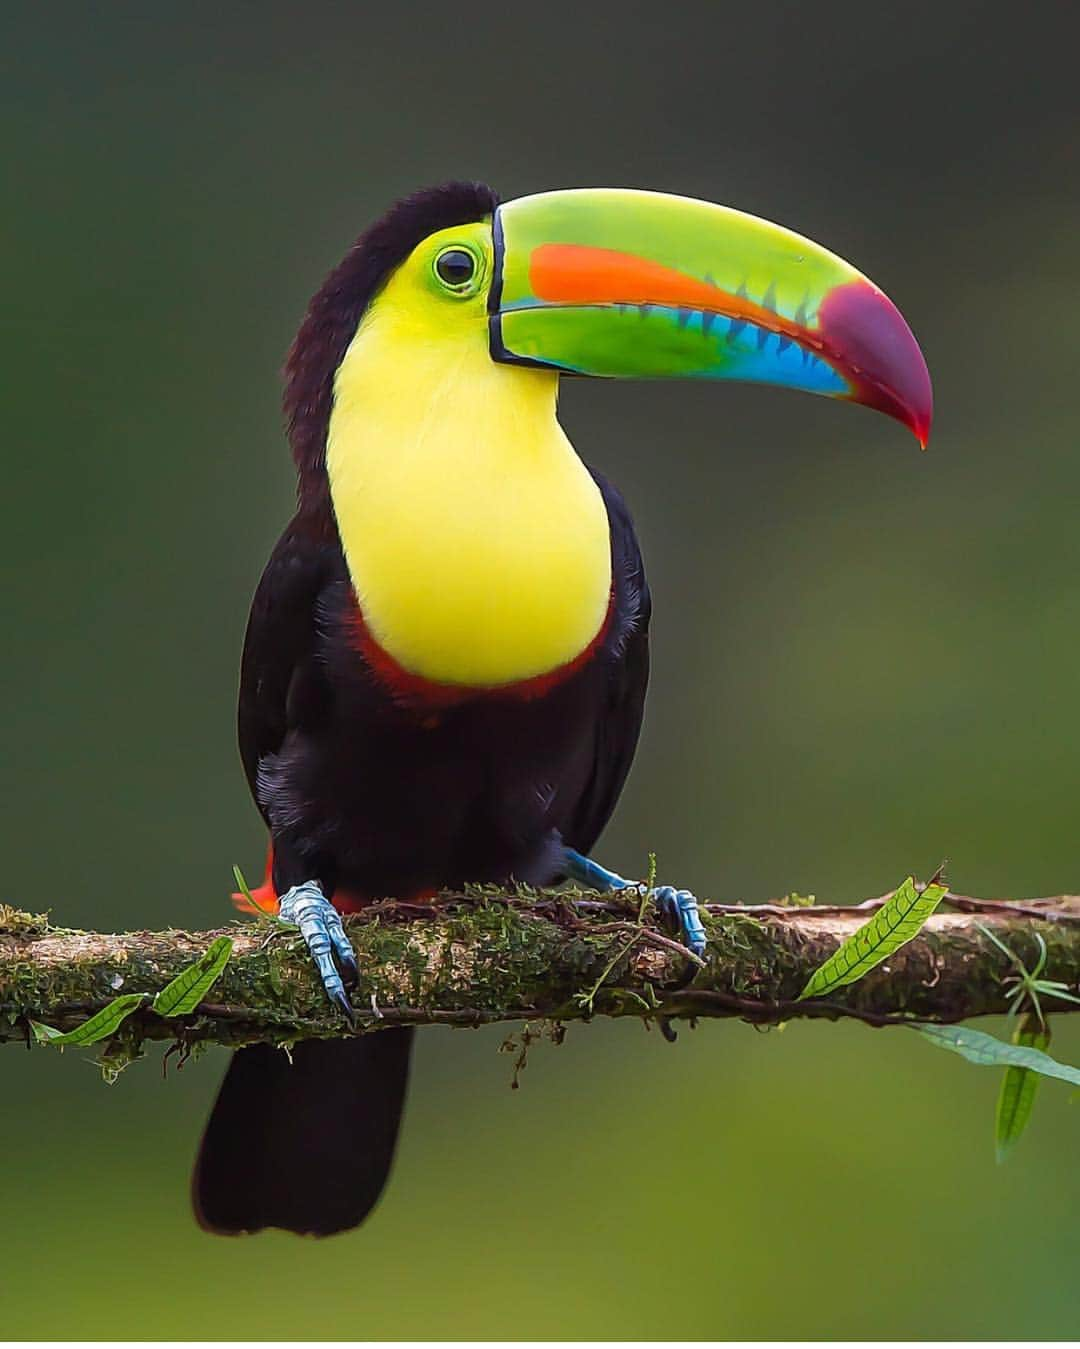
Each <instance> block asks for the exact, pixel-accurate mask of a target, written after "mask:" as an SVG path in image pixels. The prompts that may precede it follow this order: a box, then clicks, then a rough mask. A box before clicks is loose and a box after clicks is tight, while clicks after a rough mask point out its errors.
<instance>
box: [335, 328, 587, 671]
mask: <svg viewBox="0 0 1080 1349" xmlns="http://www.w3.org/2000/svg"><path fill="white" fill-rule="evenodd" d="M556 393H557V376H556V375H555V374H554V373H550V372H547V371H543V370H531V369H525V368H515V367H512V366H501V365H496V364H495V363H493V362H492V361H491V359H490V358H489V356H488V353H487V343H486V335H485V332H484V329H483V326H482V324H481V325H480V326H479V327H478V328H477V330H476V331H475V332H471V331H470V333H469V334H468V335H467V340H457V341H454V342H446V341H440V340H438V339H437V337H436V336H435V335H434V334H432V333H430V332H425V331H424V330H423V329H422V327H421V328H418V327H417V325H416V323H415V321H410V319H409V317H408V315H407V314H405V313H400V314H399V313H397V312H396V311H395V310H394V308H393V306H389V307H388V306H386V305H383V306H382V308H381V309H376V310H375V311H374V312H373V313H372V314H371V315H369V317H368V318H367V319H365V321H364V322H363V323H362V324H361V326H360V329H359V331H358V332H357V334H356V336H355V338H354V339H353V342H352V345H351V346H350V348H349V351H348V353H347V355H346V357H345V359H344V361H343V363H342V365H341V367H340V369H339V371H338V375H337V380H336V384H335V401H334V409H333V413H332V415H331V420H330V427H329V434H328V439H327V471H328V474H329V479H330V489H331V499H332V501H333V506H334V512H335V516H336V519H337V525H338V531H339V534H340V536H341V542H342V546H343V549H344V553H345V559H346V562H347V564H348V568H349V574H350V576H351V578H352V582H353V586H354V588H355V590H356V595H357V599H358V601H359V603H360V607H361V609H362V611H363V615H364V619H365V622H366V624H367V626H368V629H369V631H370V632H371V634H372V636H373V637H374V639H375V640H376V642H378V644H379V645H380V646H381V647H382V648H383V649H384V650H385V651H386V652H388V653H389V654H390V655H391V656H392V657H393V658H394V659H395V660H396V661H397V662H398V663H399V664H400V665H401V666H403V667H404V668H405V669H406V670H408V671H410V672H411V673H413V674H417V675H420V676H422V677H423V678H426V679H430V680H433V681H437V682H440V683H448V684H459V685H464V686H470V687H492V686H498V685H504V684H510V683H515V682H518V681H520V680H525V679H529V678H533V677H535V676H537V675H542V674H546V673H549V672H550V671H552V670H556V669H558V668H559V667H560V666H561V665H565V664H567V663H568V662H569V661H572V660H573V659H574V658H575V657H576V656H578V655H580V654H581V652H582V651H584V649H585V648H586V647H587V646H588V645H589V643H590V642H591V641H592V640H593V638H594V637H595V636H596V634H597V633H598V631H599V630H600V627H601V625H602V623H603V621H604V618H605V616H606V613H607V608H608V603H609V598H610V593H611V543H610V536H609V531H608V519H607V511H606V508H605V506H604V502H603V499H602V497H601V495H600V492H599V489H598V488H597V486H596V483H595V482H594V481H593V478H592V476H591V475H590V474H589V472H588V470H587V469H586V468H585V466H584V465H583V464H582V462H581V460H580V459H579V458H578V456H577V454H576V453H575V451H574V448H573V446H572V445H571V444H570V442H569V440H568V439H567V437H566V435H565V434H564V432H563V430H562V428H561V426H560V425H559V423H558V420H557V418H556V415H555V404H556Z"/></svg>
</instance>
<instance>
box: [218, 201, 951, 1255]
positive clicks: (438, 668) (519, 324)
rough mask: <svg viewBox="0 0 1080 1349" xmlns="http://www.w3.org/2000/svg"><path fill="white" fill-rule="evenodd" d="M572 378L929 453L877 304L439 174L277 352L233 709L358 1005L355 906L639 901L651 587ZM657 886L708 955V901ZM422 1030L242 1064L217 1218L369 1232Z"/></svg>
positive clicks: (339, 999)
mask: <svg viewBox="0 0 1080 1349" xmlns="http://www.w3.org/2000/svg"><path fill="white" fill-rule="evenodd" d="M563 374H574V375H595V376H607V377H615V378H633V377H672V378H674V377H680V378H690V379H736V380H752V381H757V382H761V383H765V384H777V385H784V386H788V387H791V388H797V389H804V390H807V391H809V392H812V393H820V394H827V395H830V396H832V397H835V398H839V399H843V400H847V401H850V402H856V403H864V404H867V405H868V406H870V407H873V408H877V409H879V410H880V411H883V412H885V413H888V414H889V415H891V416H893V417H896V418H898V419H899V420H900V421H901V422H903V423H905V424H906V425H907V426H908V427H910V428H911V430H912V431H913V432H914V433H915V435H916V436H917V437H918V439H919V440H920V442H921V443H922V444H924V445H925V443H926V438H927V435H928V432H929V427H930V415H931V392H930V381H929V377H928V375H927V371H926V365H925V362H924V361H923V358H922V355H921V353H920V351H919V348H918V346H917V344H916V342H915V339H914V338H913V336H912V335H911V332H910V330H909V329H908V327H907V324H906V323H905V322H904V320H903V318H902V317H901V315H900V313H899V312H898V311H897V309H896V308H895V307H894V306H893V305H892V303H891V302H890V301H889V300H888V299H887V298H886V297H885V296H884V295H883V294H882V292H881V291H880V290H878V289H877V288H876V287H875V286H874V285H872V284H871V283H870V282H869V281H868V280H867V279H866V278H865V277H863V276H862V275H861V274H860V273H859V272H857V271H856V270H855V269H854V268H853V267H851V266H849V265H848V264H847V263H845V262H843V261H842V260H841V259H840V258H838V257H836V256H835V255H834V254H832V253H829V252H827V251H826V250H824V249H823V248H821V247H819V246H818V245H817V244H814V243H811V242H810V241H809V240H807V239H804V238H801V237H800V236H798V235H796V234H793V233H791V232H790V231H788V230H786V229H782V228H780V227H779V226H776V225H772V224H769V223H768V222H766V221H763V220H759V219H756V218H754V217H752V216H748V215H744V214H742V213H740V212H738V211H734V210H730V209H726V208H724V207H721V206H716V205H712V204H710V203H708V202H702V201H694V200H691V199H689V198H684V197H675V196H668V195H665V194H661V193H652V192H639V191H630V190H621V189H581V190H574V191H562V192H546V193H541V194H539V195H536V196H530V197H524V198H521V199H518V200H515V201H509V202H506V203H503V204H501V205H500V203H499V200H498V198H497V197H496V196H495V194H494V193H493V192H492V191H491V190H490V189H489V188H487V187H484V186H482V185H480V184H476V183H449V184H446V185H445V186H442V187H437V188H433V189H431V190H430V191H425V192H420V193H417V194H416V195H415V196H412V197H410V198H408V199H407V200H404V201H402V202H399V203H398V204H397V205H396V206H394V207H393V208H392V209H391V210H390V211H389V212H388V213H387V214H386V215H385V216H384V217H383V218H382V219H381V220H379V221H378V222H377V223H376V224H375V225H373V226H372V227H371V228H370V229H369V230H368V231H367V232H366V233H365V234H363V235H361V237H360V238H359V239H358V240H357V242H356V243H355V244H354V245H353V247H352V248H351V249H350V250H349V252H348V253H347V254H346V256H345V259H344V261H343V262H342V263H341V264H340V265H339V266H338V267H337V268H335V269H334V271H332V272H331V273H330V275H329V277H327V279H326V281H325V282H324V284H323V286H322V288H321V289H320V290H319V291H318V293H317V294H316V295H315V297H314V298H313V300H312V301H311V304H310V307H309V309H308V311H307V315H306V317H305V318H304V321H303V323H302V325H301V327H300V331H299V333H298V334H297V337H296V341H295V342H294V344H293V347H292V350H291V352H290V355H289V358H288V363H287V366H286V380H287V382H286V390H285V411H286V414H287V418H288V430H289V438H290V441H291V445H292V450H293V455H294V457H295V460H296V466H297V470H298V474H299V490H298V499H299V504H298V509H297V512H296V514H295V516H294V517H293V519H292V521H291V522H290V524H289V525H288V526H287V528H286V530H285V532H284V534H283V535H282V536H281V539H280V540H279V542H278V544H277V547H276V548H275V549H274V552H273V554H272V556H271V558H270V561H269V562H268V564H267V566H266V570H265V571H264V573H263V577H262V580H261V582H260V583H259V587H258V590H257V592H256V594H255V599H254V602H253V605H252V610H251V617H250V621H249V624H248V630H247V639H246V642H245V647H244V655H243V667H242V673H241V683H240V701H239V737H240V750H241V755H242V758H243V762H244V767H245V770H246V773H247V778H248V782H249V784H250V787H251V790H252V793H253V795H254V797H255V800H256V803H257V805H258V808H259V810H260V811H261V813H262V816H263V818H264V820H265V821H266V824H267V827H268V829H269V831H270V838H271V846H272V864H271V869H270V875H269V882H268V891H267V895H266V896H264V901H265V899H266V898H268V899H269V901H270V902H271V903H272V902H274V900H275V899H276V900H277V903H278V909H279V914H280V916H281V917H282V918H283V919H285V920H287V921H290V922H294V923H296V924H297V925H298V927H299V929H300V931H301V933H302V934H303V936H304V938H305V939H306V941H307V944H308V946H309V948H310V950H311V952H312V955H313V958H314V959H315V961H316V963H317V965H318V968H319V971H320V973H321V975H322V979H323V983H324V985H325V987H326V991H327V994H328V996H329V997H331V998H332V999H333V1000H334V1001H335V1002H336V1003H337V1004H338V1005H339V1006H340V1007H341V1010H342V1014H343V1016H344V1017H348V1018H351V1015H352V1013H351V1008H350V1004H349V995H348V985H349V984H350V983H351V982H352V981H354V980H355V979H356V977H357V973H358V972H357V969H356V962H355V959H354V956H353V952H352V949H351V947H350V944H349V941H348V939H347V936H346V934H345V932H344V929H343V927H342V924H341V919H340V916H339V915H340V914H341V913H343V912H344V913H348V912H353V911H355V910H356V909H359V908H362V907H363V905H364V904H365V903H366V902H369V901H371V900H373V899H377V898H380V897H382V896H387V895H393V896H397V897H398V898H402V899H407V898H409V897H414V896H420V895H425V894H430V893H432V892H434V891H436V890H438V889H440V888H442V887H458V886H461V885H463V884H465V883H468V882H507V881H511V880H518V881H523V882H528V883H530V884H533V885H549V884H552V883H556V882H558V881H560V880H563V879H571V880H574V881H576V882H578V883H579V884H582V885H585V886H589V887H594V888H596V887H598V888H612V887H621V886H624V885H626V884H628V883H627V882H626V881H624V880H623V879H622V878H621V877H620V876H619V875H617V874H616V873H615V872H611V871H608V870H607V869H605V868H604V867H602V866H600V865H599V864H598V863H597V862H595V861H593V860H592V858H591V857H590V852H591V849H592V847H593V845H594V843H595V841H596V839H597V837H598V836H599V834H600V832H601V830H602V829H603V828H604V825H605V824H606V822H607V820H608V817H609V816H610V815H611V812H612V810H613V809H614V807H615V803H616V801H617V799H618V796H619V793H620V791H621V789H622V786H623V782H624V780H625V778H626V774H627V771H628V770H629V767H630V762H631V760H632V758H633V755H634V749H635V745H636V743H637V738H638V731H639V728H640V725H641V717H642V707H643V703H644V699H645V686H646V682H647V678H648V626H649V609H650V600H649V591H648V587H647V585H646V582H645V574H644V570H643V567H642V561H641V554H640V552H639V550H638V543H637V539H636V538H635V536H634V529H633V525H632V524H631V520H630V516H629V514H628V513H627V510H626V507H625V505H624V504H623V501H622V498H621V497H620V496H619V494H618V492H617V491H616V490H615V488H614V487H612V486H611V484H610V483H608V482H607V481H606V480H605V479H604V478H603V477H601V476H600V474H598V473H597V472H595V471H594V470H592V469H590V468H589V467H587V466H586V464H585V463H584V462H583V461H582V460H581V459H580V458H579V457H578V455H577V453H576V451H575V449H574V447H573V445H571V443H570V441H569V440H568V439H567V437H566V434H565V433H564V431H563V429H562V427H561V426H560V424H559V421H558V419H557V416H556V399H557V394H558V387H559V378H560V375H563ZM677 449H678V447H677V445H674V444H673V445H672V446H670V447H668V450H667V452H669V453H670V454H671V455H672V456H673V457H674V456H675V455H676V454H677ZM652 898H653V899H654V900H655V902H656V904H657V906H658V907H659V908H660V909H661V910H662V911H664V912H665V913H666V914H667V915H668V916H669V917H670V919H671V921H672V923H673V924H674V925H675V926H676V927H677V928H678V929H679V930H680V931H681V933H682V935H683V938H684V940H685V941H686V943H687V945H688V946H689V947H690V948H691V949H692V950H695V951H700V950H702V949H703V944H704V932H703V930H702V927H701V923H700V919H699V917H698V912H697V905H696V902H695V901H694V898H693V896H692V895H691V894H690V893H689V892H688V891H685V890H679V889H676V888H673V887H670V886H662V887H658V888H657V889H656V890H655V891H654V892H653V895H652ZM411 1034H412V1032H411V1031H409V1030H407V1029H401V1028H397V1029H392V1030H385V1031H381V1032H378V1033H375V1034H370V1035H363V1036H359V1037H356V1038H343V1039H340V1040H334V1041H308V1042H304V1043H302V1044H299V1045H298V1046H296V1047H295V1049H294V1050H293V1051H292V1056H291V1059H290V1057H288V1056H287V1055H286V1054H285V1053H284V1052H283V1051H281V1050H278V1049H276V1048H273V1047H271V1046H268V1045H260V1046H252V1047H249V1048H246V1049H241V1050H240V1051H239V1052H238V1053H237V1054H236V1055H235V1056H234V1058H233V1061H232V1064H231V1066H230V1068H229V1071H228V1074H227V1076H226V1078H225V1081H224V1083H223V1084H222V1087H221V1091H220V1093H219V1096H218V1099H217V1102H216V1104H215V1106H214V1111H213V1114H212V1116H211V1119H210V1122H209V1124H208V1126H207V1129H206V1133H205V1135H204V1137H203V1141H202V1148H201V1153H200V1157H199V1161H198V1164H197V1167H196V1172H195V1178H194V1185H193V1189H194V1201H195V1207H196V1212H197V1215H198V1218H199V1221H200V1222H201V1223H202V1225H203V1226H204V1227H206V1228H208V1229H210V1230H212V1231H216V1232H223V1233H239V1232H250V1231H257V1230H259V1229H260V1228H263V1227H281V1228H286V1229H289V1230H291V1231H294V1232H303V1233H315V1234H320V1235H322V1234H327V1233H331V1232H338V1231H342V1230H344V1229H347V1228H350V1227H354V1226H355V1225H356V1224H357V1223H359V1222H360V1221H361V1220H362V1219H363V1218H364V1217H365V1216H366V1215H367V1213H368V1212H369V1211H370V1210H371V1208H372V1207H373V1206H374V1204H375V1203H376V1201H377V1199H378V1197H379V1194H380V1192H381V1191H382V1188H383V1185H384V1183H385V1181H386V1176H387V1173H388V1171H389V1168H390V1164H391V1160H392V1157H393V1151H394V1144H395V1139H396V1136H397V1131H398V1126H399V1121H400V1117H401V1110H402V1103H403V1099H404V1094H405V1086H406V1077H407V1072H408V1061H409V1049H410V1039H411Z"/></svg>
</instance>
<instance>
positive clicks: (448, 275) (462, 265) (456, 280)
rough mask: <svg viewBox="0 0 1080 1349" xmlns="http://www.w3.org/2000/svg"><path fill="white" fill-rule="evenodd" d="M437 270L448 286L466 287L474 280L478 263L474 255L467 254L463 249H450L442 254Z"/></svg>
mask: <svg viewBox="0 0 1080 1349" xmlns="http://www.w3.org/2000/svg"><path fill="white" fill-rule="evenodd" d="M435 270H436V271H437V272H438V273H439V277H440V279H441V280H443V281H445V282H446V284H447V285H448V286H464V285H465V283H466V282H467V281H471V280H472V274H473V272H474V271H475V270H476V263H475V262H474V261H473V256H472V254H471V253H466V252H465V250H464V249H463V248H449V249H447V251H446V252H445V253H442V254H440V256H439V260H438V261H437V262H436V264H435Z"/></svg>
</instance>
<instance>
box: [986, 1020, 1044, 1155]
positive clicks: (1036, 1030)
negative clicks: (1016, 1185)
mask: <svg viewBox="0 0 1080 1349" xmlns="http://www.w3.org/2000/svg"><path fill="white" fill-rule="evenodd" d="M1012 1042H1013V1044H1014V1045H1022V1046H1026V1047H1028V1048H1030V1049H1038V1050H1046V1049H1048V1048H1049V1047H1050V1031H1049V1029H1047V1028H1045V1027H1043V1026H1040V1025H1039V1019H1038V1017H1037V1016H1035V1015H1034V1014H1033V1013H1030V1012H1029V1013H1028V1015H1027V1016H1025V1017H1024V1019H1023V1021H1021V1022H1020V1024H1019V1025H1018V1026H1017V1028H1016V1030H1015V1031H1013V1037H1012ZM1038 1087H1039V1075H1038V1073H1035V1072H1032V1070H1031V1069H1030V1068H1018V1067H1013V1068H1006V1070H1005V1076H1004V1078H1003V1079H1002V1082H1001V1094H1000V1095H999V1096H998V1104H997V1128H996V1134H997V1159H998V1162H999V1163H1000V1162H1003V1161H1004V1160H1005V1159H1006V1157H1008V1155H1009V1153H1010V1152H1011V1151H1012V1150H1013V1148H1014V1147H1015V1146H1016V1144H1017V1143H1018V1142H1019V1141H1020V1135H1021V1134H1022V1133H1023V1132H1024V1130H1025V1129H1026V1128H1027V1123H1028V1120H1029V1119H1030V1118H1031V1111H1032V1108H1033V1107H1034V1105H1035V1093H1036V1091H1037V1090H1038Z"/></svg>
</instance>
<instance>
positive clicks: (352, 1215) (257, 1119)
mask: <svg viewBox="0 0 1080 1349" xmlns="http://www.w3.org/2000/svg"><path fill="white" fill-rule="evenodd" d="M411 1045H412V1031H411V1029H407V1028H405V1027H395V1028H393V1029H390V1030H384V1031H376V1032H374V1033H372V1034H369V1035H364V1036H361V1037H360V1038H359V1039H355V1040H303V1041H301V1042H300V1043H299V1044H298V1045H296V1047H295V1048H294V1049H293V1050H292V1062H291V1063H290V1061H289V1056H288V1055H287V1054H286V1053H285V1052H284V1050H281V1049H275V1048H273V1046H271V1045H251V1046H249V1047H248V1048H246V1049H241V1050H238V1051H237V1052H236V1054H234V1055H233V1060H232V1063H231V1064H230V1065H229V1071H228V1072H227V1073H226V1074H225V1080H224V1082H222V1084H221V1090H220V1091H219V1092H218V1098H217V1101H216V1102H215V1104H214V1109H213V1113H212V1114H211V1116H210V1122H209V1123H208V1124H207V1126H206V1132H205V1133H204V1134H203V1140H202V1147H201V1148H200V1151H199V1159H198V1161H197V1163H196V1164H195V1175H194V1177H193V1180H192V1200H193V1202H194V1205H195V1216H196V1217H197V1218H198V1220H199V1224H200V1226H202V1227H204V1228H206V1230H207V1231H210V1232H219V1233H221V1234H222V1235H227V1236H236V1235H239V1234H240V1233H242V1232H258V1231H259V1230H260V1229H261V1228H264V1227H283V1228H285V1229H286V1230H287V1231H289V1232H300V1233H307V1234H311V1235H313V1236H329V1235H330V1234H331V1233H333V1232H343V1231H345V1230H346V1229H347V1228H350V1227H355V1226H356V1225H357V1224H358V1223H360V1222H363V1220H364V1219H365V1218H366V1217H367V1215H368V1214H369V1213H370V1212H371V1210H372V1209H373V1208H374V1207H375V1204H376V1203H377V1202H378V1198H379V1195H380V1194H381V1193H382V1189H383V1186H384V1185H385V1184H386V1178H387V1176H388V1175H389V1173H390V1164H391V1162H392V1161H393V1159H394V1145H395V1143H396V1141H397V1133H398V1126H399V1124H400V1122H401V1109H402V1105H403V1103H404V1099H405V1084H406V1080H407V1078H408V1073H409V1050H410V1048H411Z"/></svg>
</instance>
